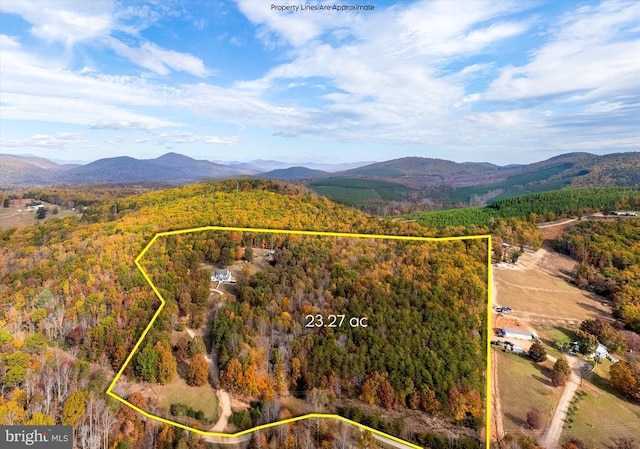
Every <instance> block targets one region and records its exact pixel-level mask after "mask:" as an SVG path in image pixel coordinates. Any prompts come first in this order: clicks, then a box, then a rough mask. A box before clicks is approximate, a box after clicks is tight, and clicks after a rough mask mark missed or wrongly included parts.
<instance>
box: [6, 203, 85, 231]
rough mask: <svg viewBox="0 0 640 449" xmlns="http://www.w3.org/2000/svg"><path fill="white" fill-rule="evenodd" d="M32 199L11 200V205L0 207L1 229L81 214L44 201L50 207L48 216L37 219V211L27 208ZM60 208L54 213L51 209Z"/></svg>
mask: <svg viewBox="0 0 640 449" xmlns="http://www.w3.org/2000/svg"><path fill="white" fill-rule="evenodd" d="M31 201H32V200H11V205H10V206H9V207H0V230H3V229H11V228H22V227H25V226H30V225H33V224H36V223H38V222H44V221H49V220H56V219H60V218H66V217H74V216H78V215H79V214H78V213H76V212H75V211H71V210H62V209H61V208H60V207H59V206H56V205H54V204H49V203H45V202H42V204H44V205H45V206H47V207H48V208H49V212H48V213H47V216H46V217H45V218H44V219H43V220H37V219H36V212H35V211H33V210H28V209H27V204H28V203H29V202H31ZM56 207H57V208H58V209H59V210H60V212H59V213H57V214H55V215H54V214H52V213H51V211H52V210H53V209H54V208H56Z"/></svg>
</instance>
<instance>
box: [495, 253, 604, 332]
mask: <svg viewBox="0 0 640 449" xmlns="http://www.w3.org/2000/svg"><path fill="white" fill-rule="evenodd" d="M574 265H575V261H573V260H572V259H570V258H568V257H566V256H563V255H561V254H557V253H554V252H552V251H549V250H547V249H545V248H542V249H540V250H538V251H537V252H536V253H525V254H523V255H522V257H521V258H520V259H519V260H518V264H517V265H516V266H515V267H509V268H497V267H496V268H495V270H494V278H495V283H496V287H497V298H496V301H497V303H498V304H500V305H503V306H509V307H511V308H513V309H514V311H513V315H514V316H516V317H517V318H521V319H523V320H525V321H531V322H545V321H548V322H553V323H554V324H580V322H581V321H582V320H585V319H587V318H594V317H596V316H602V317H610V316H611V309H610V308H609V306H607V305H603V304H602V303H603V302H606V300H605V299H604V298H602V297H600V296H598V295H595V294H593V293H589V292H586V291H584V290H580V289H579V288H577V287H576V286H574V285H573V284H571V283H569V279H570V278H569V276H568V274H569V273H570V272H571V270H572V269H573V267H574Z"/></svg>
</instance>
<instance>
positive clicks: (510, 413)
mask: <svg viewBox="0 0 640 449" xmlns="http://www.w3.org/2000/svg"><path fill="white" fill-rule="evenodd" d="M492 356H493V358H494V361H495V363H497V365H498V389H499V390H500V400H501V406H502V413H503V423H504V430H505V431H506V432H507V433H508V434H513V435H531V436H534V437H539V436H540V431H531V430H529V429H528V427H527V422H526V420H527V412H528V411H531V410H533V411H536V412H537V413H538V415H539V416H540V417H541V418H542V422H543V426H544V427H543V430H544V428H546V427H547V426H548V425H549V423H550V422H551V418H552V416H553V410H554V407H555V404H556V401H557V399H558V398H559V397H560V393H561V389H559V388H555V387H553V386H552V385H551V382H550V381H549V379H548V378H547V376H546V375H545V370H547V369H549V370H550V369H551V366H552V364H551V362H550V361H547V362H545V363H542V364H539V365H535V364H534V363H533V362H532V361H531V360H530V359H529V358H528V357H526V356H524V357H523V356H519V355H516V354H510V353H504V352H502V351H501V350H499V349H494V350H493V353H492Z"/></svg>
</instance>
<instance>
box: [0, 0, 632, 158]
mask: <svg viewBox="0 0 640 449" xmlns="http://www.w3.org/2000/svg"><path fill="white" fill-rule="evenodd" d="M302 1H303V0H300V1H297V2H292V1H289V2H287V1H283V2H280V3H278V2H275V1H274V3H272V2H271V0H237V1H213V0H212V1H204V0H198V1H191V0H182V1H169V0H161V1H148V2H144V1H135V2H128V1H108V0H90V1H84V0H80V1H56V0H41V1H34V2H30V1H26V0H2V1H1V2H0V25H1V26H0V30H1V31H0V32H1V35H0V119H1V121H0V136H1V139H2V140H1V141H0V151H1V152H2V153H4V154H31V155H37V156H42V157H46V158H50V159H57V160H72V161H90V160H94V159H98V158H103V157H112V156H121V155H129V156H134V157H138V158H153V157H157V156H159V155H162V154H164V153H166V152H168V151H175V152H179V153H182V154H186V155H189V156H192V157H197V158H205V159H209V160H222V161H249V160H253V159H278V160H286V161H289V162H306V161H311V162H353V161H374V160H378V161H381V160H388V159H393V158H397V157H403V156H424V157H435V158H442V159H450V160H455V161H458V162H462V161H489V162H493V163H497V164H501V165H502V164H510V163H527V162H533V161H537V160H542V159H547V158H549V157H552V156H554V155H557V154H560V153H566V152H570V151H587V152H591V153H594V154H604V153H611V152H620V151H640V108H639V105H640V3H638V2H636V1H628V2H625V1H620V2H608V1H604V2H574V1H570V2H569V1H565V2H558V1H555V0H553V1H547V2H545V1H526V2H522V1H512V2H511V1H504V0H500V1H495V2H493V1H489V0H470V1H461V0H447V1H442V2H439V1H435V0H429V1H424V2H422V1H415V2H410V1H398V2H397V3H393V2H391V1H381V2H377V1H373V2H371V3H369V2H368V0H362V1H360V2H358V1H354V2H352V1H351V0H347V1H343V2H339V3H336V2H328V3H327V2H316V1H312V0H309V1H307V2H306V3H302ZM301 4H304V5H306V6H317V5H334V4H340V5H354V4H360V5H374V6H375V9H374V10H373V11H357V12H349V11H343V12H338V11H335V10H329V11H313V10H310V9H305V10H298V11H277V10H274V9H273V7H272V5H276V6H285V5H295V6H299V5H301Z"/></svg>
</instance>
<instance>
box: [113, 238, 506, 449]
mask: <svg viewBox="0 0 640 449" xmlns="http://www.w3.org/2000/svg"><path fill="white" fill-rule="evenodd" d="M201 231H227V232H228V231H231V232H254V233H263V234H264V233H267V234H268V233H271V234H290V235H314V236H327V237H353V238H369V239H386V240H408V241H418V242H420V241H422V242H445V241H456V240H480V239H487V256H488V257H487V276H488V279H487V284H488V286H487V287H488V288H487V342H486V356H487V366H486V395H485V413H486V415H485V448H486V449H490V446H491V394H490V393H491V349H490V342H489V341H490V338H489V337H490V333H491V300H492V294H493V274H492V270H491V248H492V245H491V242H492V241H491V235H471V236H458V237H412V236H403V235H382V234H351V233H346V232H320V231H293V230H285V229H261V228H237V227H224V226H203V227H198V228H189V229H180V230H177V231H165V232H159V233H157V234H156V235H154V236H153V238H152V239H151V241H150V242H149V243H148V244H147V246H145V247H144V249H143V250H142V252H141V253H140V254H139V255H138V257H136V258H135V261H134V262H135V264H136V266H137V267H138V270H140V272H141V273H142V275H143V276H144V278H145V280H146V281H147V283H148V284H149V285H150V286H151V288H152V289H153V292H154V293H155V294H156V296H157V297H158V298H159V299H160V307H158V310H156V312H155V314H154V315H153V317H152V318H151V321H150V322H149V324H148V325H147V327H146V328H145V330H144V332H142V335H141V336H140V338H139V339H138V341H137V342H136V344H135V346H134V347H133V349H132V350H131V353H130V354H129V355H128V356H127V358H126V360H125V361H124V363H123V365H122V367H121V368H120V370H119V371H118V373H117V374H116V376H115V378H114V379H113V381H112V382H111V384H110V385H109V388H107V391H106V393H107V395H108V396H110V397H112V398H114V399H115V400H117V401H119V402H121V403H123V404H125V405H126V406H128V407H131V408H132V409H134V410H135V411H137V412H138V413H141V414H142V415H144V416H146V417H147V418H151V419H153V420H156V421H159V422H162V423H165V424H169V425H172V426H176V427H180V428H182V429H185V430H188V431H190V432H195V433H197V434H200V435H204V436H214V437H222V438H230V439H231V438H236V437H240V436H242V435H246V434H250V433H253V432H256V431H258V430H262V429H268V428H270V427H275V426H280V425H283V424H289V423H292V422H296V421H302V420H305V419H313V418H322V419H336V420H339V421H342V422H345V423H347V424H351V425H353V426H356V427H358V428H360V429H363V430H368V431H369V432H371V433H373V434H375V435H379V436H381V437H383V438H387V439H389V440H392V441H395V442H398V443H401V444H404V445H406V446H408V447H411V448H414V449H422V448H421V447H420V446H418V445H415V444H413V443H409V442H408V441H405V440H403V439H401V438H398V437H395V436H393V435H389V434H387V433H384V432H381V431H379V430H377V429H373V428H371V427H369V426H365V425H364V424H360V423H357V422H355V421H352V420H350V419H347V418H344V417H342V416H340V415H335V414H325V413H311V414H307V415H302V416H297V417H295V418H290V419H285V420H281V421H275V422H272V423H269V424H263V425H261V426H256V427H252V428H251V429H247V430H243V431H241V432H237V433H219V432H207V431H205V430H200V429H196V428H193V427H189V426H187V425H184V424H181V423H178V422H175V421H171V420H169V419H165V418H162V417H160V416H156V415H153V414H151V413H149V412H147V411H145V410H142V409H141V408H139V407H136V406H135V405H133V404H132V403H130V402H129V401H127V400H126V399H124V398H122V397H120V396H118V395H117V394H116V393H114V392H113V388H114V387H115V385H116V383H117V382H118V380H119V379H120V376H122V373H123V372H124V370H125V368H126V367H127V366H128V365H129V363H130V362H131V359H132V358H133V355H134V354H135V353H136V351H137V350H138V348H139V347H140V344H141V343H142V341H143V340H144V338H145V337H146V336H147V333H148V332H149V330H150V329H151V326H153V324H154V323H155V321H156V319H157V318H158V315H160V312H161V311H162V309H163V308H164V305H165V300H164V298H163V297H162V295H161V294H160V292H159V291H158V289H157V288H156V286H155V285H154V284H153V282H152V281H151V278H150V277H149V275H148V274H147V272H146V271H145V270H144V268H143V267H142V265H141V264H140V260H141V259H142V258H143V257H144V255H145V254H146V253H147V251H148V250H149V248H151V246H152V245H153V244H154V243H155V241H156V240H158V238H160V237H166V236H170V235H178V234H190V233H194V232H201ZM230 444H232V443H231V442H230Z"/></svg>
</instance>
